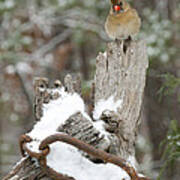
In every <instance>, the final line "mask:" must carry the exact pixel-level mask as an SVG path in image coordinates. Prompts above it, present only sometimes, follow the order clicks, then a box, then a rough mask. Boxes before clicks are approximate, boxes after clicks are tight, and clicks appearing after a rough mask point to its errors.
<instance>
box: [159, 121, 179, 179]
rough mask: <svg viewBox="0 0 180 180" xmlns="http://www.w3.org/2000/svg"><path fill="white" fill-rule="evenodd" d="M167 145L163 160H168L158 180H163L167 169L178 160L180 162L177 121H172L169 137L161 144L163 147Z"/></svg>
mask: <svg viewBox="0 0 180 180" xmlns="http://www.w3.org/2000/svg"><path fill="white" fill-rule="evenodd" d="M164 145H165V150H164V154H163V159H164V160H165V159H166V158H167V160H166V161H165V163H164V165H163V167H162V169H161V171H160V174H159V177H158V180H160V179H161V177H162V174H163V172H164V170H165V169H166V167H167V166H168V165H169V164H171V166H173V164H174V162H175V161H177V160H180V159H179V158H180V127H179V126H178V123H177V121H176V120H173V121H171V123H170V128H169V132H168V135H167V137H166V139H165V140H164V141H163V142H162V143H161V147H163V146H164Z"/></svg>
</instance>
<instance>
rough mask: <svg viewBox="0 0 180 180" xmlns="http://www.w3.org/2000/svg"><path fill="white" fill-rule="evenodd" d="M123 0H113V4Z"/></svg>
mask: <svg viewBox="0 0 180 180" xmlns="http://www.w3.org/2000/svg"><path fill="white" fill-rule="evenodd" d="M121 1H122V0H111V3H112V4H120V2H121Z"/></svg>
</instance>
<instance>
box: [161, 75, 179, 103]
mask: <svg viewBox="0 0 180 180" xmlns="http://www.w3.org/2000/svg"><path fill="white" fill-rule="evenodd" d="M159 77H160V78H163V80H164V83H163V85H162V86H161V88H160V89H159V91H158V94H159V95H160V100H162V97H163V96H169V95H173V94H174V93H175V91H176V88H177V87H178V86H180V78H177V77H175V76H174V75H173V74H170V73H167V74H162V75H160V76H159Z"/></svg>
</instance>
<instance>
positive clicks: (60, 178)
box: [20, 134, 149, 180]
mask: <svg viewBox="0 0 180 180" xmlns="http://www.w3.org/2000/svg"><path fill="white" fill-rule="evenodd" d="M31 141H32V139H31V138H30V137H29V136H27V135H22V136H21V137H20V148H21V153H22V155H23V156H24V155H25V154H24V153H25V152H26V153H27V154H28V155H29V156H30V157H34V158H36V159H37V160H38V161H39V163H40V165H41V167H42V169H43V171H44V172H45V173H46V174H47V175H48V176H50V177H51V178H53V179H55V180H75V179H74V178H72V177H67V176H65V175H62V174H61V173H59V172H56V171H55V170H53V169H52V168H50V167H48V166H47V162H46V156H47V155H48V154H49V152H50V147H49V145H50V144H52V143H55V142H57V141H60V142H65V143H67V144H70V145H72V146H75V147H76V148H78V149H80V150H82V151H84V152H86V153H88V154H89V155H91V156H93V157H95V158H98V159H101V160H103V161H104V162H108V163H112V164H115V165H117V166H119V167H121V168H122V169H123V170H124V171H126V172H127V174H128V175H129V176H130V177H131V180H149V179H147V178H145V177H139V176H138V174H137V173H136V171H135V169H134V168H133V167H132V166H130V165H129V163H128V162H127V161H126V160H124V159H122V158H120V157H117V156H115V155H112V154H109V153H107V152H105V151H102V150H99V149H96V148H94V147H93V146H91V145H89V144H87V143H84V142H83V141H81V140H78V139H76V138H73V137H71V136H69V135H66V134H54V135H51V136H49V137H47V138H45V139H44V140H43V141H42V142H41V144H40V146H39V150H40V151H41V152H39V153H36V152H32V151H31V150H29V149H28V148H27V146H26V143H29V142H31Z"/></svg>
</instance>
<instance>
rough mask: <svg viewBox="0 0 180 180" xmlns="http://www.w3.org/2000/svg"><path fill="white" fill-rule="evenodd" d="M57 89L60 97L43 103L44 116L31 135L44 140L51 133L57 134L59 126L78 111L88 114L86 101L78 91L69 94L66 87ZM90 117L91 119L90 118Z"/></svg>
mask: <svg viewBox="0 0 180 180" xmlns="http://www.w3.org/2000/svg"><path fill="white" fill-rule="evenodd" d="M56 91H58V92H59V94H60V98H58V99H57V100H52V101H51V102H50V103H49V104H44V105H43V117H42V118H41V120H40V121H39V122H37V124H36V125H35V126H34V129H33V130H32V131H31V132H30V133H29V134H28V135H29V136H31V137H33V138H37V139H39V140H43V139H44V138H46V137H48V136H49V135H52V134H55V133H56V132H57V128H58V127H59V126H60V125H62V124H64V123H65V121H66V120H67V119H68V118H69V117H70V116H72V115H73V114H75V113H77V112H81V113H82V114H83V115H84V114H86V113H85V105H84V102H83V100H82V98H81V97H80V96H79V95H78V94H77V93H73V94H69V93H67V92H66V91H65V90H64V88H61V89H60V90H56ZM54 93H55V91H54ZM87 116H88V115H86V117H87ZM88 119H89V120H90V118H88Z"/></svg>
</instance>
